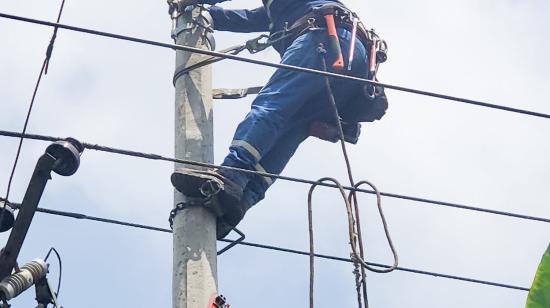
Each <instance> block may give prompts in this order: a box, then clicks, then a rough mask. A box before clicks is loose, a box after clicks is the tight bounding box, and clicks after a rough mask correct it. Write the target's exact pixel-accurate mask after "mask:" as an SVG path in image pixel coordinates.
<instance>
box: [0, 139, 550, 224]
mask: <svg viewBox="0 0 550 308" xmlns="http://www.w3.org/2000/svg"><path fill="white" fill-rule="evenodd" d="M0 136H5V137H14V138H21V137H23V138H25V139H31V140H39V141H49V142H56V141H62V140H65V138H61V137H53V136H43V135H36V134H21V133H18V132H11V131H3V130H0ZM82 145H83V146H84V147H85V148H86V149H88V150H95V151H99V152H105V153H110V154H118V155H124V156H130V157H137V158H143V159H148V160H160V161H166V162H172V163H179V164H186V165H191V166H199V167H206V168H221V169H224V168H225V169H228V170H233V171H239V172H245V173H250V174H257V175H260V176H262V177H270V178H273V179H280V180H283V181H289V182H294V183H301V184H308V185H313V184H317V185H318V186H323V187H329V188H338V186H337V185H334V184H330V183H318V182H317V181H312V180H307V179H301V178H296V177H289V176H283V175H277V174H271V173H266V172H260V171H253V170H247V169H239V168H233V167H227V166H220V165H214V164H207V163H202V162H196V161H192V160H183V159H176V158H170V157H164V156H162V155H159V154H150V153H143V152H136V151H131V150H125V149H117V148H112V147H107V146H104V145H99V144H90V143H86V142H82ZM343 188H344V190H347V191H355V192H360V193H366V194H371V195H375V194H376V192H374V191H372V190H368V189H359V188H353V187H349V186H343ZM380 195H381V196H383V197H390V198H395V199H401V200H408V201H414V202H418V203H423V204H430V205H439V206H443V207H450V208H455V209H461V210H467V211H474V212H481V213H487V214H493V215H499V216H505V217H511V218H517V219H523V220H529V221H537V222H544V223H550V219H548V218H543V217H536V216H530V215H523V214H517V213H511V212H505V211H497V210H491V209H484V208H480V207H474V206H469V205H463V204H458V203H452V202H446V201H439V200H433V199H427V198H420V197H413V196H407V195H402V194H395V193H387V192H380Z"/></svg>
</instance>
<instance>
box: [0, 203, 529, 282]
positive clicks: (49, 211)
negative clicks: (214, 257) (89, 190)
mask: <svg viewBox="0 0 550 308" xmlns="http://www.w3.org/2000/svg"><path fill="white" fill-rule="evenodd" d="M0 200H4V199H2V198H0ZM9 204H10V205H11V206H13V207H14V208H18V206H19V204H17V203H9ZM36 211H37V212H40V213H45V214H50V215H55V216H62V217H69V218H75V219H82V220H90V221H96V222H102V223H108V224H115V225H120V226H125V227H132V228H138V229H144V230H149V231H157V232H163V233H172V230H170V229H165V228H159V227H153V226H148V225H143V224H136V223H131V222H125V221H120V220H114V219H107V218H101V217H95V216H89V215H85V214H81V213H74V212H64V211H58V210H52V209H45V208H38V209H37V210H36ZM219 241H220V242H224V243H234V242H235V241H232V240H227V239H222V240H219ZM238 245H242V246H249V247H254V248H262V249H267V250H272V251H279V252H285V253H290V254H295V255H302V256H309V255H310V253H309V252H307V251H300V250H295V249H289V248H284V247H278V246H271V245H265V244H258V243H250V242H238ZM314 256H315V257H317V258H319V259H326V260H332V261H339V262H348V263H353V261H352V260H351V259H349V258H342V257H336V256H331V255H325V254H318V253H316V254H314ZM367 264H369V265H370V266H376V267H382V268H390V266H389V265H386V264H379V263H374V262H367ZM396 270H397V271H402V272H409V273H414V274H419V275H426V276H433V277H440V278H445V279H451V280H458V281H464V282H470V283H475V284H482V285H489V286H494V287H499V288H506V289H513V290H519V291H527V292H528V291H529V290H530V289H529V288H525V287H520V286H514V285H510V284H504V283H498V282H492V281H487V280H480V279H473V278H467V277H461V276H455V275H448V274H442V273H436V272H430V271H423V270H417V269H412V268H407V267H397V268H396Z"/></svg>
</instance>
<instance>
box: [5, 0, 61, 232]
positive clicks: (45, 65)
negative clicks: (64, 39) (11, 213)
mask: <svg viewBox="0 0 550 308" xmlns="http://www.w3.org/2000/svg"><path fill="white" fill-rule="evenodd" d="M64 6H65V0H62V1H61V6H60V7H59V11H58V13H57V21H56V23H59V21H60V20H61V14H62V13H63V8H64ZM57 29H58V27H56V26H54V29H53V34H52V37H51V38H50V42H49V43H48V47H47V48H46V57H45V58H44V61H43V62H42V67H41V69H40V73H39V74H38V79H37V80H36V84H35V85H34V90H33V93H32V97H31V101H30V103H29V109H28V110H27V115H26V117H25V123H24V124H23V131H22V135H25V133H26V132H27V127H28V126H29V120H30V118H31V113H32V109H33V107H34V101H35V99H36V94H37V93H38V88H39V87H40V82H41V81H42V77H43V76H44V75H46V74H47V73H48V67H49V63H50V59H51V56H52V52H53V46H54V43H55V39H56V38H57ZM23 140H25V138H23V137H21V138H19V144H18V145H17V151H16V154H15V160H14V162H13V166H12V168H11V172H10V177H9V179H8V187H7V189H6V199H9V197H10V193H11V185H12V183H13V178H14V176H15V170H16V169H17V163H18V162H19V156H21V149H22V148H23ZM5 207H6V204H4V206H3V207H2V214H1V215H0V221H3V220H4V213H5V212H6V211H5Z"/></svg>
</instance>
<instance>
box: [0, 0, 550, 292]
mask: <svg viewBox="0 0 550 308" xmlns="http://www.w3.org/2000/svg"><path fill="white" fill-rule="evenodd" d="M64 2H65V1H64V0H63V3H62V6H61V9H60V12H59V15H58V19H57V22H56V23H51V22H47V21H41V20H37V19H30V18H25V17H20V16H15V15H8V14H3V13H0V17H4V18H10V19H15V20H20V21H25V22H31V23H36V24H42V25H47V26H52V27H54V35H53V36H52V39H51V41H50V45H49V46H48V52H47V57H46V60H45V61H44V64H43V66H42V70H41V73H40V76H39V79H38V82H37V85H36V87H35V91H34V94H33V98H32V100H31V106H30V108H29V111H28V114H27V119H26V122H25V126H24V129H23V133H22V134H21V136H20V144H19V148H18V152H17V155H16V161H15V164H14V167H13V170H12V174H11V176H10V181H9V184H8V191H7V194H6V199H7V198H8V197H9V191H10V186H11V181H12V178H13V174H14V171H15V168H16V165H17V160H18V158H19V154H20V150H21V145H22V142H23V140H24V139H25V138H26V128H27V124H28V120H29V117H30V113H31V110H32V105H33V103H34V98H35V96H36V92H37V89H38V85H39V83H40V80H41V77H42V74H43V73H44V74H47V70H48V62H49V57H51V50H52V48H53V42H54V40H55V37H56V34H57V30H58V28H63V29H67V30H72V31H78V32H84V33H89V34H94V35H100V36H106V37H111V38H116V39H123V40H127V41H133V42H138V43H145V44H149V45H156V46H160V47H166V48H172V49H178V50H186V51H189V52H196V53H201V54H206V55H210V56H212V57H216V58H224V59H232V60H237V61H242V62H248V63H254V64H259V65H264V66H270V67H276V68H281V69H291V70H297V71H302V72H307V73H313V74H319V75H324V76H325V77H327V80H328V77H335V78H344V79H349V80H352V81H357V82H364V83H369V84H372V85H375V86H381V87H384V88H388V89H394V90H398V91H404V92H409V93H415V94H421V95H426V96H431V97H437V98H441V99H446V100H453V101H458V102H463V103H468V104H473V105H477V106H482V107H488V108H493V109H499V110H504V111H509V112H515V113H520V114H526V115H531V116H536V117H542V118H550V115H548V114H543V113H538V112H533V111H528V110H522V109H517V108H511V107H506V106H500V105H495V104H490V103H485V102H481V101H474V100H469V99H464V98H459V97H453V96H449V95H443V94H438V93H433V92H427V91H422V90H416V89H410V88H405V87H400V86H395V85H389V84H384V83H379V82H375V81H371V80H368V79H362V78H356V77H350V76H346V75H340V74H335V73H330V72H326V71H317V70H312V69H307V68H301V67H295V66H291V65H284V64H276V63H269V62H264V61H259V60H252V59H247V58H242V57H238V56H235V55H231V54H225V53H219V52H212V51H208V50H202V49H197V48H193V47H188V46H182V45H174V44H165V43H160V42H155V41H150V40H145V39H139V38H135V37H129V36H124V35H118V34H112V33H107V32H101V31H97V30H90V29H85V28H78V27H73V26H68V25H63V24H60V23H59V19H60V17H61V11H62V9H63V4H64ZM340 133H342V132H341V127H340ZM342 143H343V140H342ZM85 147H86V148H88V149H94V150H99V151H104V152H111V153H117V154H123V155H129V156H137V157H144V158H149V159H158V160H167V161H172V162H179V163H184V164H191V165H202V166H206V167H217V168H219V167H222V166H216V165H212V164H204V163H199V162H192V161H185V162H182V161H181V160H178V161H176V159H170V158H166V157H162V156H159V155H155V154H145V153H139V152H133V151H127V150H120V149H113V148H107V147H104V146H99V145H88V144H87V145H85ZM342 147H343V151H344V156H345V158H346V166H347V168H348V175H349V179H350V185H351V186H350V187H348V188H347V189H348V190H350V195H349V202H351V203H354V205H355V213H356V218H355V219H356V220H357V225H356V228H357V229H359V230H356V231H355V236H356V237H357V235H359V238H358V240H359V243H360V247H361V252H360V254H359V253H357V251H356V250H355V246H354V244H353V242H354V241H353V240H352V243H351V244H352V250H353V252H354V255H355V257H356V259H354V258H351V259H349V260H346V261H350V262H357V261H358V260H357V259H359V262H360V263H361V264H362V265H364V266H365V267H367V268H369V269H371V268H370V267H369V264H368V263H367V262H365V261H363V259H362V258H363V247H362V242H361V241H360V234H361V232H360V225H359V223H358V220H359V212H358V211H359V208H358V206H357V199H356V195H355V193H356V192H358V191H360V192H367V193H375V194H376V195H377V199H378V204H380V203H379V199H380V195H381V194H382V195H383V193H378V191H377V190H376V188H374V187H373V188H374V190H373V191H367V190H360V189H359V188H358V187H359V185H357V186H356V185H355V183H354V181H353V177H352V175H351V167H350V164H349V160H348V159H347V155H346V150H345V144H343V145H342ZM135 154H138V155H135ZM145 156H148V157H145ZM228 169H237V168H228ZM238 171H242V172H249V171H250V170H244V169H238ZM252 173H256V174H259V175H262V176H268V177H272V178H280V179H287V180H292V181H294V182H302V183H303V182H311V181H307V180H301V179H295V178H287V177H282V176H276V175H273V174H268V173H263V172H257V171H252ZM362 183H367V184H369V185H370V183H368V182H365V181H362V182H360V184H362ZM308 184H312V185H313V186H312V189H311V190H310V194H311V193H312V191H313V189H314V187H315V186H316V185H321V184H322V183H308ZM322 186H328V187H333V188H334V186H331V185H322ZM335 186H336V188H339V189H340V191H341V192H343V191H344V190H343V189H346V188H345V187H341V186H340V185H339V184H338V183H335ZM338 186H340V187H338ZM392 195H393V194H387V196H390V197H391V196H392ZM393 196H394V197H396V198H399V197H401V196H399V195H393ZM412 198H414V197H412ZM344 199H346V198H345V195H344ZM403 199H406V198H403ZM415 199H416V200H417V201H419V200H427V199H421V198H415ZM310 200H311V199H310ZM346 200H348V199H346ZM352 200H353V201H352ZM310 202H311V201H310ZM427 203H430V202H427ZM438 204H440V205H443V204H441V203H438ZM4 206H5V204H4ZM453 207H457V208H463V209H471V207H467V206H461V205H458V206H453ZM379 209H380V214H381V217H382V220H383V222H384V229H385V232H386V236H387V237H388V241H389V244H390V247H391V249H392V252H393V253H394V259H395V264H394V265H392V266H387V265H377V266H380V267H382V268H385V270H375V271H377V272H389V271H391V270H394V269H399V267H398V266H397V255H396V254H395V249H394V247H393V244H392V243H391V238H390V237H389V234H388V231H387V225H386V222H385V219H384V216H383V213H382V212H381V208H380V205H379ZM350 210H351V212H350ZM476 210H478V211H482V212H489V213H491V212H492V213H493V214H500V215H505V214H504V212H499V211H491V210H488V211H486V210H480V209H476ZM49 211H50V212H46V211H45V213H49V214H54V213H55V211H51V210H49ZM348 213H350V214H352V215H353V210H352V208H351V204H349V206H348ZM55 214H57V215H60V212H58V213H55ZM65 214H66V213H65ZM71 214H73V215H63V216H67V217H73V218H79V219H90V217H88V216H81V217H77V216H78V215H79V214H76V213H71ZM2 215H3V213H2ZM80 215H81V214H80ZM506 216H512V217H517V218H524V219H530V218H528V217H529V216H526V215H519V214H513V213H506ZM351 217H353V216H351ZM531 218H533V217H531ZM91 220H97V221H101V222H106V223H116V222H115V221H113V220H108V219H102V218H95V219H91ZM531 220H538V221H544V222H550V220H547V219H544V218H535V219H531ZM119 224H123V225H126V226H130V227H147V226H143V225H137V224H131V223H124V222H119ZM147 228H151V230H156V231H164V230H165V229H162V228H154V227H147ZM353 233H354V232H353V230H352V229H350V238H353V236H352V235H353ZM311 239H312V236H311ZM241 244H242V245H245V244H244V243H241ZM254 245H257V244H254ZM312 247H313V246H311V248H312ZM52 249H53V248H52ZM50 252H51V250H50ZM50 252H48V256H49V253H50ZM56 254H57V251H56ZM309 255H310V256H312V255H314V254H313V252H312V250H310V253H309ZM58 257H59V255H58ZM60 261H61V260H60ZM60 267H61V264H60ZM371 270H372V269H371ZM401 270H402V269H401ZM363 276H364V275H363ZM363 279H365V277H363ZM466 279H467V278H466ZM467 281H474V280H467ZM60 282H61V277H60V280H59V284H60ZM489 284H491V283H489ZM493 285H495V284H493ZM513 288H516V289H518V288H519V289H521V290H527V291H528V289H526V288H520V287H513ZM58 292H59V285H58ZM364 295H365V301H366V291H365V294H364Z"/></svg>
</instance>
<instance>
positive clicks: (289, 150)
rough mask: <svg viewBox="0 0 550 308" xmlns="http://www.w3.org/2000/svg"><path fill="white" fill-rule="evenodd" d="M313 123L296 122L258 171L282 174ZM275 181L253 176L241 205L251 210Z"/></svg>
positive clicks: (278, 141)
mask: <svg viewBox="0 0 550 308" xmlns="http://www.w3.org/2000/svg"><path fill="white" fill-rule="evenodd" d="M310 123H311V121H296V122H294V123H292V126H293V127H290V128H289V129H287V130H286V131H285V133H283V134H282V135H281V136H280V137H279V138H278V140H277V142H276V143H275V144H274V145H273V147H272V148H271V150H270V151H269V152H268V153H267V154H266V155H265V156H264V157H263V158H262V159H261V160H260V162H259V163H258V165H257V166H258V169H259V170H261V171H263V172H267V173H272V174H280V173H281V172H282V171H283V169H284V167H285V166H286V164H287V163H288V161H289V160H290V158H291V157H292V156H293V155H294V153H295V152H296V150H297V149H298V146H299V145H300V143H302V141H304V140H305V139H306V138H307V137H308V136H309V131H308V130H309V124H310ZM274 181H275V179H273V178H270V177H262V176H259V175H253V176H251V178H250V181H249V182H248V184H247V185H246V188H245V190H244V192H243V197H242V199H241V203H242V204H243V205H244V208H246V209H249V208H250V207H252V206H253V205H254V204H256V203H258V202H259V201H260V200H262V199H263V198H264V196H265V192H266V191H267V189H268V188H269V187H270V186H271V185H272V184H273V182H274Z"/></svg>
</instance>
